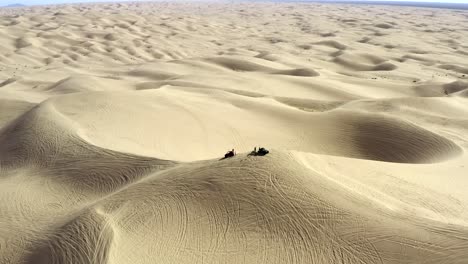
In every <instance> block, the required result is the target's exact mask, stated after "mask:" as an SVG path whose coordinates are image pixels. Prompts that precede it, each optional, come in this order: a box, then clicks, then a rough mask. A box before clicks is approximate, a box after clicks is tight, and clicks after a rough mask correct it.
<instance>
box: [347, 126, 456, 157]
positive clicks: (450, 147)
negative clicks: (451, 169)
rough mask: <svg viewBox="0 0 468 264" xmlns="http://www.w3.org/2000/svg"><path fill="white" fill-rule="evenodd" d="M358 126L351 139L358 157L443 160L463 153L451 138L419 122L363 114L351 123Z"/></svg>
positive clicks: (355, 127)
mask: <svg viewBox="0 0 468 264" xmlns="http://www.w3.org/2000/svg"><path fill="white" fill-rule="evenodd" d="M348 125H350V126H352V127H353V128H354V129H355V137H353V138H352V139H351V141H352V142H353V141H354V142H355V146H356V147H357V149H358V150H359V153H360V156H359V158H364V159H371V160H380V161H387V162H398V163H432V162H441V161H444V160H447V159H450V158H452V157H454V156H457V155H460V154H462V153H463V150H462V149H461V148H460V147H459V146H458V145H456V144H455V143H453V142H452V141H450V140H447V139H446V138H444V137H441V136H439V135H437V134H434V133H432V132H430V131H427V130H425V129H422V128H420V127H418V126H415V125H412V124H409V123H406V122H398V121H396V120H388V119H387V120H386V119H384V118H375V119H372V118H362V119H358V120H356V121H355V122H354V123H349V124H348Z"/></svg>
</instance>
